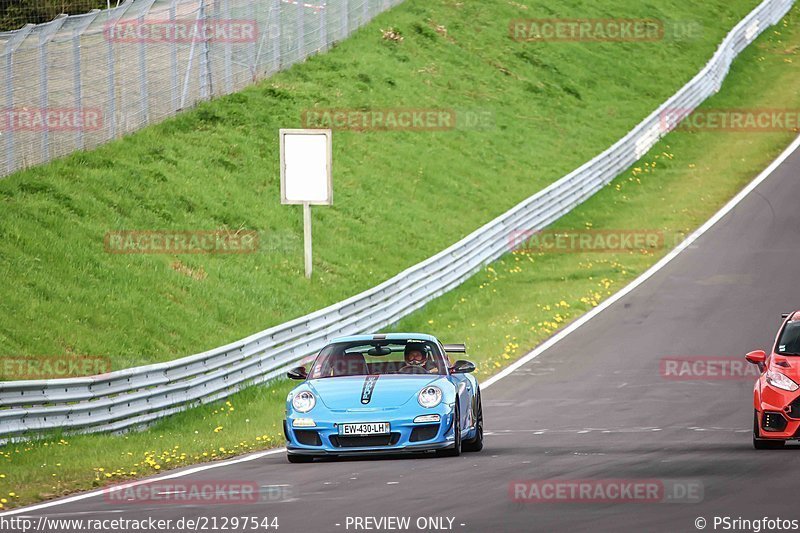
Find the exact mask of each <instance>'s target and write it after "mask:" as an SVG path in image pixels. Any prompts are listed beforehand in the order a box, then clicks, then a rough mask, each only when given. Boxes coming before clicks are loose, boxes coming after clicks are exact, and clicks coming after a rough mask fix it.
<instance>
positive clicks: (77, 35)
mask: <svg viewBox="0 0 800 533" xmlns="http://www.w3.org/2000/svg"><path fill="white" fill-rule="evenodd" d="M99 13H100V10H99V9H92V10H91V11H90V12H89V13H87V14H86V15H82V18H81V21H80V24H76V25H75V27H74V28H72V67H73V70H74V72H73V74H72V80H73V86H74V90H75V108H76V110H77V112H78V113H80V114H81V116H82V117H84V118H85V117H86V115H85V114H84V113H83V84H82V83H81V35H82V34H83V32H84V31H86V28H88V27H89V25H90V24H91V23H92V22H94V19H95V18H97V15H98V14H99ZM85 127H86V124H85V123H83V122H81V126H80V128H78V129H77V130H76V132H75V135H76V138H75V147H76V148H77V149H78V150H83V147H84V140H83V133H84V128H85Z"/></svg>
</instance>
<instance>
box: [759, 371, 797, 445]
mask: <svg viewBox="0 0 800 533" xmlns="http://www.w3.org/2000/svg"><path fill="white" fill-rule="evenodd" d="M756 410H757V411H758V426H759V428H760V432H759V433H760V435H759V438H762V439H776V440H789V439H800V391H795V392H789V391H782V390H779V389H776V388H774V387H771V386H769V385H763V386H762V388H761V397H760V402H758V403H757V405H756Z"/></svg>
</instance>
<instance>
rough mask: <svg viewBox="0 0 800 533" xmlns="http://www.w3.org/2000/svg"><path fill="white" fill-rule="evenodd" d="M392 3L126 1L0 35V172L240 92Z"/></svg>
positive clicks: (369, 0)
mask: <svg viewBox="0 0 800 533" xmlns="http://www.w3.org/2000/svg"><path fill="white" fill-rule="evenodd" d="M83 1H86V2H88V0H83ZM103 1H106V0H103ZM103 1H101V2H100V4H101V5H102V4H103ZM400 2H402V0H327V1H323V0H127V1H125V2H123V3H121V4H120V5H119V6H116V3H115V2H113V3H112V2H108V5H111V8H110V9H102V10H100V9H94V10H91V11H89V12H87V13H84V14H80V15H70V16H67V15H63V14H62V15H58V16H57V17H56V18H55V19H53V20H52V21H50V22H47V23H44V24H38V25H34V24H28V25H25V26H24V27H22V28H20V29H17V30H14V31H8V32H0V72H2V75H0V176H3V175H7V174H10V173H12V172H15V171H17V170H20V169H23V168H26V167H29V166H32V165H37V164H40V163H44V162H47V161H49V160H51V159H53V158H56V157H60V156H63V155H66V154H69V153H71V152H73V151H75V150H80V149H86V148H92V147H95V146H98V145H99V144H102V143H104V142H107V141H110V140H112V139H114V138H117V137H120V136H122V135H124V134H126V133H130V132H133V131H135V130H138V129H139V128H142V127H144V126H146V125H148V124H152V123H156V122H159V121H161V120H163V119H165V118H167V117H169V116H172V115H174V114H176V113H177V112H178V111H180V110H182V109H186V108H190V107H192V106H193V105H195V104H196V103H197V102H199V101H202V100H207V99H209V98H211V97H214V96H221V95H224V94H230V93H233V92H236V91H239V90H241V89H243V88H244V87H245V86H247V85H249V84H251V83H253V82H256V81H258V80H260V79H263V78H266V77H269V76H271V75H272V74H274V73H275V72H277V71H279V70H282V69H284V68H287V67H289V66H291V65H292V64H294V63H297V62H299V61H302V60H303V59H305V58H306V57H308V56H309V55H312V54H315V53H319V52H323V51H325V50H327V49H328V48H329V47H330V46H331V45H332V44H333V43H334V42H338V41H341V40H343V39H345V38H346V37H347V36H348V35H349V34H350V33H351V32H352V31H353V30H355V29H356V28H358V27H360V26H362V25H364V24H366V23H367V22H368V21H369V20H371V19H372V18H373V17H374V16H375V15H377V14H379V13H381V12H383V11H385V10H387V9H389V8H390V7H392V6H394V5H397V4H399V3H400Z"/></svg>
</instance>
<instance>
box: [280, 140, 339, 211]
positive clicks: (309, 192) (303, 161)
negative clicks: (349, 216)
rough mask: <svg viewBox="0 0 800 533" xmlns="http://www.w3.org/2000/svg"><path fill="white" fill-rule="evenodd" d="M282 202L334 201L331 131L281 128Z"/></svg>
mask: <svg viewBox="0 0 800 533" xmlns="http://www.w3.org/2000/svg"><path fill="white" fill-rule="evenodd" d="M280 136H281V203H282V204H309V205H331V204H333V185H332V178H331V162H332V159H333V156H332V154H331V148H332V142H331V130H288V129H282V130H280Z"/></svg>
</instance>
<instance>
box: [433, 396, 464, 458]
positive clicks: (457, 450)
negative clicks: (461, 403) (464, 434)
mask: <svg viewBox="0 0 800 533" xmlns="http://www.w3.org/2000/svg"><path fill="white" fill-rule="evenodd" d="M453 417H454V420H453V434H454V435H455V438H454V439H453V440H454V441H455V443H454V444H453V447H452V448H449V449H447V450H439V451H438V452H437V455H439V457H458V456H459V455H461V410H460V409H459V407H458V399H456V410H455V413H454V415H453Z"/></svg>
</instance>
